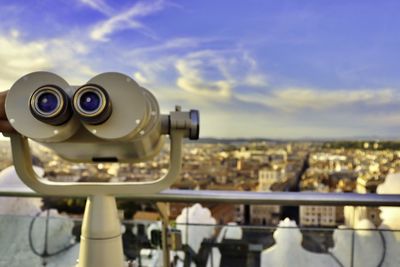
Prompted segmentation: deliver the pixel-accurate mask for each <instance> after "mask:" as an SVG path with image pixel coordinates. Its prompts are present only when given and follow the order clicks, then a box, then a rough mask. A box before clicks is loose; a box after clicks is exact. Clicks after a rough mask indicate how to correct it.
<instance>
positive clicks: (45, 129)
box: [6, 72, 199, 267]
mask: <svg viewBox="0 0 400 267" xmlns="http://www.w3.org/2000/svg"><path fill="white" fill-rule="evenodd" d="M6 114H7V117H8V120H9V121H10V123H11V124H12V126H13V127H14V129H15V130H16V131H17V133H15V134H10V135H9V136H10V138H11V146H12V154H13V160H14V165H15V168H16V171H17V173H18V175H19V177H20V178H21V180H22V181H23V182H24V183H25V184H26V185H27V186H29V187H30V188H32V189H33V190H34V191H36V192H39V193H41V194H45V195H56V196H87V197H88V198H87V202H86V209H85V214H84V217H83V224H82V236H81V246H80V252H79V262H78V265H77V266H78V267H121V266H124V258H123V250H122V240H121V228H120V220H119V218H118V213H117V207H116V202H115V197H116V196H134V195H143V194H152V193H157V192H160V191H161V190H163V189H166V188H168V187H169V186H170V185H171V184H172V183H173V182H174V181H175V180H176V179H177V178H178V176H179V172H180V169H181V154H182V140H183V138H189V139H198V138H199V113H198V111H196V110H190V111H188V112H184V111H181V109H180V108H179V107H177V108H176V110H175V111H172V112H171V113H170V114H168V115H161V114H160V110H159V106H158V103H157V100H156V99H155V97H154V96H153V95H152V94H151V93H150V92H149V91H148V90H146V89H145V88H142V87H140V86H139V85H138V84H137V83H136V82H135V81H134V80H132V79H131V78H130V77H128V76H126V75H123V74H120V73H102V74H100V75H97V76H95V77H94V78H92V79H91V80H89V81H88V82H87V83H86V84H85V85H83V86H70V85H69V84H68V83H67V82H66V81H65V80H64V79H62V78H61V77H59V76H57V75H56V74H53V73H50V72H34V73H30V74H28V75H26V76H24V77H22V78H20V79H19V80H18V81H17V82H15V84H14V85H13V86H12V87H11V89H10V91H9V93H8V95H7V99H6ZM164 135H169V138H170V165H169V170H168V173H167V174H166V175H165V176H163V177H161V178H159V179H157V180H154V181H146V182H127V183H114V182H110V183H108V182H99V183H97V182H79V183H74V182H52V181H48V180H46V179H43V178H40V177H39V176H38V175H37V174H36V173H35V172H34V171H33V168H32V161H31V153H30V148H29V145H28V139H32V140H34V141H36V142H39V143H41V144H42V145H44V146H46V147H48V148H50V149H52V150H53V151H55V152H56V153H57V154H58V155H59V156H61V157H63V158H65V159H67V160H70V161H74V162H142V161H146V160H149V159H152V158H153V157H154V156H155V155H157V154H158V153H159V151H160V150H161V148H162V146H163V143H164V142H163V141H164Z"/></svg>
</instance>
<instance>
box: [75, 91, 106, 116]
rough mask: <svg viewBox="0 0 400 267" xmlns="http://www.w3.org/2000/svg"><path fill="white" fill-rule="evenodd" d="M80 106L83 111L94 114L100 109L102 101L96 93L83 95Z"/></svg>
mask: <svg viewBox="0 0 400 267" xmlns="http://www.w3.org/2000/svg"><path fill="white" fill-rule="evenodd" d="M79 105H80V106H81V109H82V110H83V111H85V112H93V111H96V110H98V109H99V108H100V105H101V99H100V96H99V95H98V94H96V93H95V92H86V93H83V94H82V96H81V99H80V100H79Z"/></svg>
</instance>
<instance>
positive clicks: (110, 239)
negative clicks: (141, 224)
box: [76, 195, 125, 267]
mask: <svg viewBox="0 0 400 267" xmlns="http://www.w3.org/2000/svg"><path fill="white" fill-rule="evenodd" d="M110 266H115V267H124V266H125V263H124V254H123V249H122V237H121V222H120V220H119V217H118V211H117V204H116V201H115V197H113V196H104V195H98V196H89V197H88V198H87V201H86V207H85V213H84V215H83V223H82V233H81V243H80V248H79V260H78V264H77V266H76V267H110Z"/></svg>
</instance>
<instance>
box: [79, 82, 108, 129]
mask: <svg viewBox="0 0 400 267" xmlns="http://www.w3.org/2000/svg"><path fill="white" fill-rule="evenodd" d="M72 106H73V109H74V111H75V113H76V114H77V115H78V117H79V118H80V119H81V120H82V121H84V122H87V123H89V124H100V123H103V122H105V121H106V120H107V119H108V118H109V117H110V115H111V111H112V109H111V100H110V97H109V96H108V94H107V91H106V90H104V89H103V88H102V87H101V86H99V85H96V84H86V85H84V86H82V87H80V88H78V90H76V92H75V94H74V96H73V97H72Z"/></svg>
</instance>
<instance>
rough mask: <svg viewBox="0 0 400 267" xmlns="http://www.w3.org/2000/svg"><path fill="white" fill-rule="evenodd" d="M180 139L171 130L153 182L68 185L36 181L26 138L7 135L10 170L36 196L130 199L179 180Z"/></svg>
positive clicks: (179, 132) (181, 132)
mask: <svg viewBox="0 0 400 267" xmlns="http://www.w3.org/2000/svg"><path fill="white" fill-rule="evenodd" d="M184 135H185V131H184V130H181V129H171V132H170V141H171V142H170V165H169V168H168V173H167V174H166V175H165V176H163V177H161V178H159V179H157V180H155V181H147V182H126V183H108V182H99V183H97V182H83V183H75V182H74V183H71V182H52V181H48V180H45V179H43V178H41V177H39V176H38V175H37V174H36V173H35V171H34V170H33V168H32V159H31V152H30V148H29V144H28V140H27V138H26V137H23V136H22V135H20V134H17V133H13V134H9V136H10V138H11V148H12V155H13V160H14V166H15V170H16V172H17V174H18V176H19V177H20V179H21V180H22V181H23V182H24V183H25V184H26V185H27V186H29V187H30V188H32V189H33V190H34V191H36V192H38V193H41V194H44V195H57V196H88V195H112V196H132V195H144V194H154V193H158V192H160V191H162V190H164V189H166V188H168V187H169V186H170V185H172V184H173V183H174V182H175V180H176V178H177V177H178V176H179V173H180V170H181V163H182V139H183V137H184Z"/></svg>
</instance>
